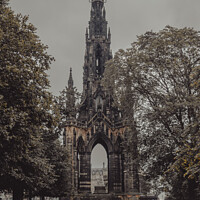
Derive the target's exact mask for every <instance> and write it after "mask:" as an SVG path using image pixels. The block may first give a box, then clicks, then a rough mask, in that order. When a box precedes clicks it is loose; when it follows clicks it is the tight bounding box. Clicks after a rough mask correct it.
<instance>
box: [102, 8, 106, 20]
mask: <svg viewBox="0 0 200 200" xmlns="http://www.w3.org/2000/svg"><path fill="white" fill-rule="evenodd" d="M103 18H104V19H105V18H106V9H105V7H103Z"/></svg>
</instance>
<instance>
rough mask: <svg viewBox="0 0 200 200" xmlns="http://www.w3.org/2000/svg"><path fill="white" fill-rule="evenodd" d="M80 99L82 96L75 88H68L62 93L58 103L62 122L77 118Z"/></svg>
mask: <svg viewBox="0 0 200 200" xmlns="http://www.w3.org/2000/svg"><path fill="white" fill-rule="evenodd" d="M79 99H80V94H79V92H78V91H77V89H76V88H75V87H66V88H65V89H64V90H62V91H61V92H60V96H59V97H58V98H57V102H58V105H59V110H60V113H61V122H66V119H70V118H76V114H77V108H78V101H79Z"/></svg>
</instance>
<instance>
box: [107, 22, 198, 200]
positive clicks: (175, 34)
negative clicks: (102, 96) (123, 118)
mask: <svg viewBox="0 0 200 200" xmlns="http://www.w3.org/2000/svg"><path fill="white" fill-rule="evenodd" d="M199 43H200V33H199V32H198V31H195V30H193V29H191V28H183V29H177V28H173V27H170V26H167V27H165V29H163V30H161V31H159V32H158V33H155V32H153V31H151V32H147V33H145V34H144V35H141V36H139V37H138V40H137V41H136V42H134V43H133V44H132V47H131V48H129V49H127V50H126V51H124V50H119V51H118V52H117V53H116V55H115V57H114V59H113V60H111V61H110V62H109V63H108V64H107V67H106V70H105V78H104V79H105V81H104V82H106V81H107V84H108V85H109V86H110V87H112V88H114V89H115V91H116V95H115V99H116V101H118V102H120V99H123V101H124V102H123V104H129V102H130V100H128V101H127V99H126V98H123V97H125V95H124V91H126V89H127V88H130V91H131V92H129V94H130V95H131V96H132V99H137V101H136V102H137V107H136V108H137V109H135V111H134V112H135V117H134V120H135V121H136V123H137V125H138V131H139V133H140V134H139V140H140V141H141V143H140V152H141V158H143V159H142V160H143V163H142V166H143V171H145V172H146V174H147V175H148V176H149V177H150V178H158V177H159V176H165V178H166V179H165V181H167V183H168V184H167V185H169V184H171V186H174V185H172V181H171V180H172V179H171V177H172V176H173V177H175V176H174V175H175V174H177V176H176V179H178V178H179V180H180V179H182V181H180V183H181V184H179V189H180V193H181V192H183V190H184V189H185V188H186V190H184V194H185V196H184V197H183V198H182V199H189V198H190V199H191V198H192V199H197V198H198V197H197V192H196V191H195V189H197V188H198V187H199V185H198V181H197V180H198V173H196V175H195V174H193V179H190V180H189V179H188V178H189V177H186V175H187V169H186V168H185V167H183V166H180V167H179V168H174V167H172V166H173V164H174V161H175V160H174V158H179V156H180V155H181V153H180V151H182V146H183V145H187V144H188V143H192V144H195V143H193V142H192V139H191V138H194V136H195V135H196V137H197V138H199V135H198V134H197V131H198V128H197V127H198V126H196V128H195V127H194V126H193V127H192V128H189V127H191V125H192V124H194V123H195V124H196V123H197V122H198V121H199V118H198V116H199V101H198V100H199V90H198V89H197V88H194V87H193V86H192V83H193V80H192V78H191V77H192V73H193V70H194V69H195V68H196V67H197V66H199V64H200V59H199V57H200V50H199ZM198 76H199V74H198ZM108 77H109V81H108ZM127 77H129V82H127V81H126V80H127ZM197 146H198V145H197V140H196V147H197ZM196 153H197V152H196ZM191 156H192V155H191ZM192 159H195V158H194V157H192ZM171 167H172V168H173V169H176V170H177V171H176V172H172V171H171V172H169V173H168V174H167V175H166V174H165V172H166V171H168V170H169V168H171ZM196 167H197V168H198V169H199V168H200V166H196ZM172 168H171V169H172ZM196 172H198V171H196ZM184 175H185V177H184ZM190 178H191V177H190ZM183 184H187V187H185V186H184V185H183ZM190 184H192V185H193V186H194V187H193V188H192V187H190ZM170 188H172V189H171V193H173V192H176V193H178V190H176V191H175V190H173V187H169V189H170ZM183 188H184V189H183ZM186 193H187V194H186ZM177 196H180V197H179V198H177V199H181V195H177ZM187 196H189V197H187Z"/></svg>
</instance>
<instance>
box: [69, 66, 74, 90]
mask: <svg viewBox="0 0 200 200" xmlns="http://www.w3.org/2000/svg"><path fill="white" fill-rule="evenodd" d="M73 85H74V81H73V78H72V68H71V67H70V74H69V80H68V87H69V88H72V87H73Z"/></svg>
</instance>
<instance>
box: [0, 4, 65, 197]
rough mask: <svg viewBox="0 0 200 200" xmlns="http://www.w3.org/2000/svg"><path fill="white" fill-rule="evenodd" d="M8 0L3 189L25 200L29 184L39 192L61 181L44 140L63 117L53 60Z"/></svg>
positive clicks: (2, 84) (2, 46)
mask: <svg viewBox="0 0 200 200" xmlns="http://www.w3.org/2000/svg"><path fill="white" fill-rule="evenodd" d="M7 2H8V1H6V0H1V1H0V116H1V118H0V169H1V170H0V189H1V190H3V189H6V190H13V196H14V197H13V199H14V200H15V199H17V200H20V199H22V198H23V192H24V189H25V190H26V191H31V192H36V191H39V190H41V189H43V188H50V186H51V185H52V184H54V183H55V181H56V180H57V176H58V174H56V173H55V171H54V167H55V165H54V164H53V163H52V162H50V161H49V157H48V156H47V154H46V149H48V147H47V146H45V144H46V143H45V141H44V140H45V136H49V135H51V136H52V135H53V131H54V129H55V127H57V126H58V120H59V117H58V115H57V113H58V112H57V111H56V109H57V108H56V107H57V106H56V105H55V102H54V98H53V96H52V95H51V94H50V93H49V92H48V88H49V81H48V79H47V74H46V71H47V70H48V69H49V67H50V64H51V62H52V61H53V60H54V59H53V58H52V57H51V56H49V55H48V54H47V52H46V50H47V46H45V45H43V44H42V43H41V41H40V40H39V38H38V36H37V35H36V34H35V32H36V28H35V27H34V26H33V25H32V24H30V23H28V17H27V16H24V17H23V16H22V15H21V14H18V15H15V14H14V13H13V11H12V10H11V9H10V8H9V7H7ZM55 140H56V139H55V138H54V139H52V140H51V141H52V142H53V141H55ZM51 145H52V144H51ZM55 146H56V148H57V151H58V145H55ZM59 148H60V147H59ZM61 154H62V153H61ZM61 156H63V155H61ZM60 158H61V157H58V159H60Z"/></svg>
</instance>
